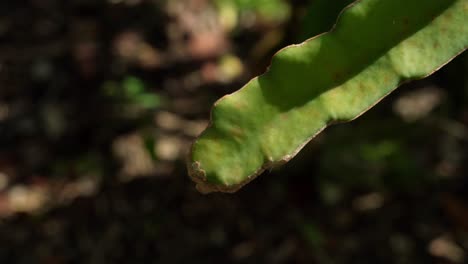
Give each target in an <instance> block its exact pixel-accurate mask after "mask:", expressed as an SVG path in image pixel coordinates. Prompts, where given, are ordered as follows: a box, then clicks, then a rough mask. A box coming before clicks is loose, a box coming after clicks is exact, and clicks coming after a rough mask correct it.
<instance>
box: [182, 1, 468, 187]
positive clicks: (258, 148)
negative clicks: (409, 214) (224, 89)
mask: <svg viewBox="0 0 468 264" xmlns="http://www.w3.org/2000/svg"><path fill="white" fill-rule="evenodd" d="M467 25H468V1H467V0H432V1H424V0H415V1H403V0H362V1H358V2H357V3H356V4H355V5H353V6H352V7H350V8H349V9H348V10H347V11H346V12H344V13H343V14H342V15H341V17H340V18H339V20H338V22H337V25H336V27H335V29H334V30H333V31H332V32H331V33H328V34H325V35H322V36H320V37H317V38H314V39H311V40H309V41H306V42H304V43H303V44H300V45H296V46H291V47H288V48H286V49H283V50H282V51H281V52H279V53H278V54H277V55H276V56H275V57H274V58H273V61H272V65H271V67H270V69H269V70H268V72H267V73H265V74H264V75H262V76H260V77H259V78H255V79H253V80H252V81H250V82H249V83H248V84H247V85H246V86H244V87H243V88H242V89H241V90H239V91H237V92H236V93H233V94H231V95H228V96H225V97H224V98H222V99H221V100H219V101H218V102H217V103H216V104H215V107H214V108H213V110H212V120H211V121H212V123H211V125H210V126H209V128H208V129H207V130H206V131H205V132H204V133H203V134H202V135H201V136H200V138H199V139H198V140H197V141H196V142H195V143H194V145H193V148H192V152H191V156H190V161H189V164H188V167H189V173H190V175H191V177H192V178H193V179H194V180H195V181H196V182H197V183H198V188H199V190H201V191H204V192H209V191H235V190H237V189H239V188H240V187H241V186H242V185H243V184H245V183H247V182H249V181H250V180H251V179H253V178H254V177H255V176H257V175H258V174H260V173H261V172H262V171H263V170H265V169H267V168H270V167H272V166H274V165H275V164H280V163H283V162H286V161H288V160H290V159H291V158H292V157H293V156H295V155H296V154H297V152H298V151H299V150H300V149H301V148H302V147H303V146H304V145H305V144H306V143H307V142H308V141H309V140H310V139H311V138H313V137H314V136H315V135H316V134H318V133H319V132H320V131H321V130H323V129H324V128H325V127H326V126H327V125H328V124H330V123H334V122H339V121H349V120H352V119H354V118H356V117H357V116H359V115H360V114H362V113H363V112H365V111H366V110H367V109H369V108H370V107H372V106H373V105H374V104H375V103H377V102H378V101H379V100H380V99H382V98H383V97H384V96H385V95H387V94H388V93H390V92H391V91H393V90H394V89H395V88H396V87H397V86H398V85H399V84H400V83H402V82H404V81H406V80H409V79H416V78H422V77H424V76H427V75H429V74H431V73H432V72H434V71H435V70H437V69H438V68H439V67H441V66H442V65H444V64H445V63H447V62H448V61H449V60H450V59H452V58H453V57H454V56H456V55H457V54H459V53H461V52H462V51H463V50H465V49H466V47H467V45H468V26H467Z"/></svg>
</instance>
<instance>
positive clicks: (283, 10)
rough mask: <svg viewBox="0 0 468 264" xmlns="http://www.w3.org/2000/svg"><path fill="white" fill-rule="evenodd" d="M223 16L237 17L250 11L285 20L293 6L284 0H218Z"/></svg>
mask: <svg viewBox="0 0 468 264" xmlns="http://www.w3.org/2000/svg"><path fill="white" fill-rule="evenodd" d="M215 3H216V5H217V6H218V8H219V9H220V11H221V16H226V15H228V16H231V17H236V16H239V15H245V14H248V13H253V14H257V15H259V16H260V18H261V19H265V20H267V21H278V22H281V21H284V20H285V19H287V18H288V17H289V16H290V13H291V7H290V5H289V4H287V3H286V2H285V1H283V0H216V1H215Z"/></svg>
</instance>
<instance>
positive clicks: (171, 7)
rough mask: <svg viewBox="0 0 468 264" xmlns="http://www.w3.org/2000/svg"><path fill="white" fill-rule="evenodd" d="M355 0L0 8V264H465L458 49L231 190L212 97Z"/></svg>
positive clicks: (47, 3) (32, 0) (467, 124)
mask: <svg viewBox="0 0 468 264" xmlns="http://www.w3.org/2000/svg"><path fill="white" fill-rule="evenodd" d="M350 2H351V1H349V0H340V1H333V3H330V2H329V1H325V0H291V1H282V0H211V1H209V0H172V1H170V0H107V1H104V0H102V1H98V0H67V1H60V0H16V1H13V0H6V1H1V2H0V263H44V264H60V263H153V262H154V263H216V262H219V263H467V261H468V255H467V254H468V252H467V249H468V193H467V185H468V177H467V175H466V174H467V172H468V165H467V164H468V158H467V157H468V148H467V143H468V105H467V101H468V57H467V55H466V52H465V54H462V55H461V56H459V57H458V58H456V59H454V60H453V61H452V62H451V63H449V64H447V65H446V66H445V67H443V68H442V69H441V70H440V71H438V72H437V73H435V74H434V75H432V76H430V77H428V78H426V79H424V80H419V81H414V82H411V83H408V84H405V85H403V86H402V87H401V88H399V89H398V90H397V91H396V92H394V93H393V94H391V95H390V96H388V97H387V98H386V99H385V100H383V101H382V102H381V103H380V104H378V105H377V106H376V107H374V108H373V109H372V110H370V111H369V112H367V113H366V114H365V115H364V116H362V117H361V118H359V119H357V120H356V121H354V122H352V123H347V124H342V125H336V126H333V127H330V128H328V129H327V130H326V131H325V132H324V133H322V134H321V135H320V136H318V137H317V138H316V139H314V140H313V141H312V142H311V143H310V144H308V146H307V147H306V148H305V149H304V150H303V151H302V152H301V153H300V154H299V155H298V156H297V157H296V158H295V159H294V160H293V161H291V162H290V163H288V164H287V165H285V166H283V167H281V168H279V169H277V170H273V171H269V172H266V173H264V175H262V176H260V177H259V178H258V179H256V180H255V181H254V182H252V183H251V184H249V185H247V186H246V187H245V188H243V189H242V190H241V191H239V192H238V193H236V194H210V195H206V196H204V195H201V194H199V193H197V192H196V190H195V188H194V184H193V183H192V182H191V181H190V179H189V178H188V176H187V172H186V170H185V165H184V161H185V157H186V152H187V149H188V148H189V146H190V143H191V141H192V140H193V139H194V137H196V136H197V135H198V134H199V133H200V132H201V131H202V130H203V128H204V127H205V126H206V124H207V122H208V120H207V119H208V118H209V110H210V107H211V105H212V103H213V102H214V101H215V100H216V99H217V98H219V97H220V96H222V95H224V94H226V93H230V92H233V91H235V90H237V89H238V88H240V87H241V86H242V85H243V84H244V83H245V82H247V81H248V80H249V79H250V78H251V77H253V76H255V75H257V74H260V73H262V72H263V71H264V70H265V69H266V67H267V66H268V64H269V61H270V59H271V56H272V54H274V52H275V51H276V50H278V49H279V48H281V47H283V46H285V45H287V44H291V43H298V42H300V41H302V40H304V39H306V38H308V37H310V36H314V35H316V34H318V33H321V32H324V31H327V30H328V29H329V28H331V26H332V25H333V23H334V20H335V18H336V16H337V15H338V13H339V11H340V10H341V9H342V8H343V7H344V6H346V5H347V4H349V3H350Z"/></svg>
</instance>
